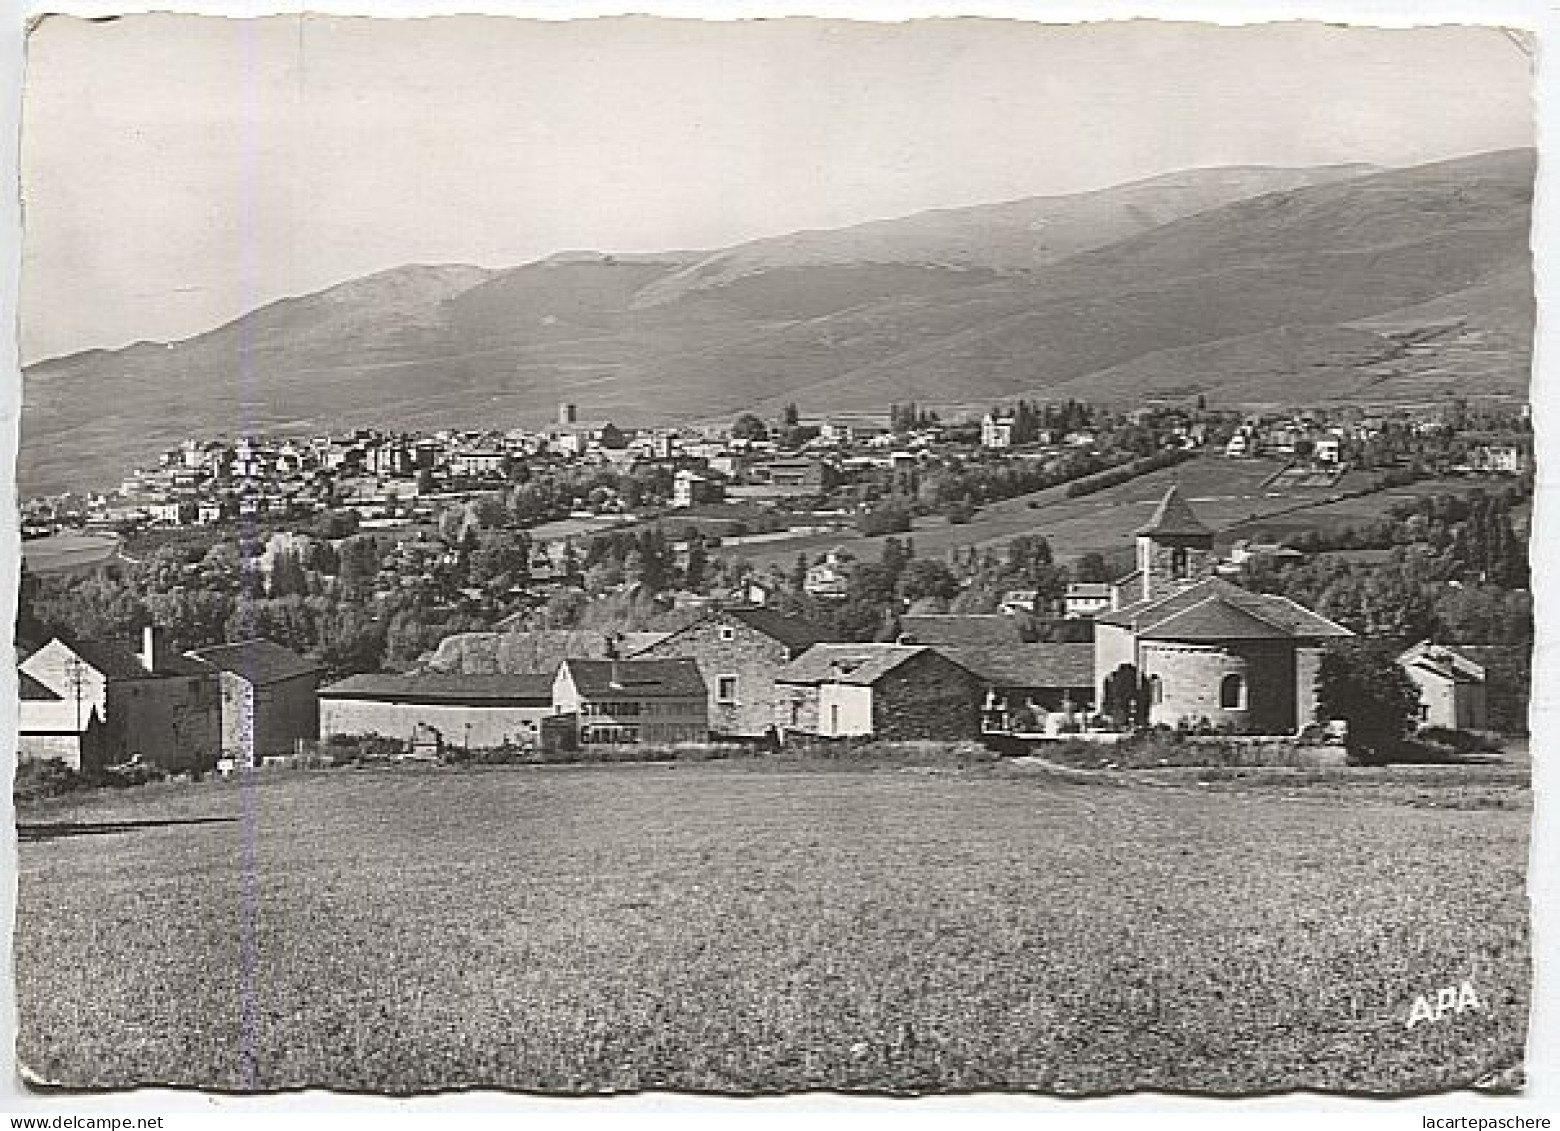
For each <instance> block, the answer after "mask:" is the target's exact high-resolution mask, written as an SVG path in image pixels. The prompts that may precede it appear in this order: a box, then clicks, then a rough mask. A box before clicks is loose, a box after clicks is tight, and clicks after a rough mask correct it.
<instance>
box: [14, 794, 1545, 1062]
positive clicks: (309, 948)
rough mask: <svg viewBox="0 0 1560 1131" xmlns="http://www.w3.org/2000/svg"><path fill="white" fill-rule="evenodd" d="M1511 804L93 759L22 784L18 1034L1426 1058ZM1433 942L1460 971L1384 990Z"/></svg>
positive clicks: (1467, 1028)
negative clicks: (120, 775)
mask: <svg viewBox="0 0 1560 1131" xmlns="http://www.w3.org/2000/svg"><path fill="white" fill-rule="evenodd" d="M1421 788H1422V787H1419V786H1416V790H1418V789H1421ZM1528 817H1529V813H1528V811H1527V810H1526V808H1525V807H1524V808H1517V809H1511V810H1504V809H1501V810H1479V811H1470V810H1463V809H1440V808H1436V807H1426V806H1423V805H1422V804H1421V805H1417V806H1416V805H1407V804H1396V803H1392V802H1390V801H1388V802H1384V801H1382V800H1381V798H1380V795H1379V794H1372V796H1371V798H1370V799H1366V798H1356V797H1354V796H1352V794H1351V793H1350V791H1349V789H1347V788H1333V789H1329V790H1328V791H1326V792H1325V793H1324V794H1321V795H1317V796H1310V795H1308V794H1307V792H1306V791H1305V790H1304V789H1290V790H1287V791H1285V792H1284V793H1282V794H1280V793H1278V792H1276V791H1267V790H1264V789H1262V788H1249V789H1240V790H1210V789H1207V788H1204V787H1197V786H1195V785H1193V784H1191V783H1188V784H1187V785H1186V786H1184V787H1183V786H1157V787H1156V786H1151V785H1143V784H1132V783H1119V782H1116V783H1095V782H1077V781H1067V780H1060V779H1057V778H1055V777H1051V776H1047V775H1046V774H1043V773H1039V772H1036V773H1032V774H1023V773H1019V772H1018V771H1017V770H1015V769H1011V768H1008V767H1002V768H999V769H991V768H984V769H972V770H969V771H966V772H962V773H961V772H957V771H953V770H947V769H945V770H942V771H939V772H926V771H923V772H904V771H894V770H879V771H877V772H871V771H866V770H851V771H839V772H834V773H809V772H805V771H803V770H798V769H773V770H769V771H766V772H743V771H742V770H741V769H740V768H737V767H729V766H719V765H708V766H679V767H675V768H671V767H665V766H654V765H651V766H617V767H578V768H560V769H520V770H514V769H510V770H502V769H500V770H487V771H461V772H457V771H439V770H430V771H405V772H392V771H387V772H374V773H356V772H351V771H336V772H330V773H317V774H301V775H278V776H275V777H269V778H261V779H259V780H257V781H256V782H254V783H253V784H252V785H249V786H247V787H245V786H240V785H238V784H236V783H207V784H200V785H185V786H158V787H149V788H148V789H147V790H146V791H144V792H140V791H136V792H131V793H122V794H100V795H96V796H93V797H90V798H86V799H83V800H76V801H68V802H65V803H63V804H54V805H50V806H48V807H47V808H44V809H41V810H38V811H34V812H30V813H29V812H24V813H23V814H22V817H21V845H20V896H19V910H18V916H17V919H18V926H17V935H16V972H17V985H18V999H19V1011H20V1037H19V1043H18V1051H19V1056H20V1060H21V1062H22V1063H23V1064H24V1065H25V1066H26V1067H27V1068H28V1069H29V1070H30V1071H31V1072H32V1073H34V1074H36V1076H38V1077H41V1078H43V1079H45V1080H52V1081H57V1082H60V1083H64V1084H72V1085H98V1086H124V1085H131V1084H138V1083H148V1082H160V1083H175V1084H186V1085H205V1086H207V1087H221V1088H239V1089H243V1088H251V1087H257V1088H283V1087H297V1086H303V1085H320V1086H332V1087H337V1088H353V1089H375V1090H393V1091H412V1090H419V1089H430V1088H453V1087H462V1086H472V1085H488V1086H496V1087H510V1088H523V1089H531V1090H547V1091H552V1090H559V1091H577V1090H580V1091H589V1090H596V1089H613V1090H629V1089H640V1088H674V1089H689V1090H722V1091H749V1090H758V1091H777V1090H791V1089H843V1090H872V1091H918V1090H964V1089H1008V1088H1023V1089H1031V1088H1032V1089H1044V1090H1054V1091H1061V1092H1097V1091H1106V1090H1116V1089H1128V1088H1157V1089H1167V1090H1168V1089H1175V1090H1199V1091H1214V1092H1230V1091H1241V1090H1247V1089H1260V1090H1278V1089H1291V1088H1315V1089H1338V1090H1369V1091H1380V1092H1398V1091H1414V1090H1435V1089H1442V1088H1450V1087H1455V1086H1460V1085H1467V1084H1470V1083H1473V1082H1475V1081H1478V1080H1480V1079H1482V1078H1484V1077H1486V1076H1487V1075H1488V1074H1490V1073H1492V1072H1496V1071H1501V1070H1511V1069H1514V1068H1515V1067H1516V1066H1518V1065H1519V1064H1520V1060H1521V1051H1522V1046H1523V1041H1524V1033H1525V1027H1526V1014H1527V1007H1528V946H1527V901H1526V897H1525V894H1524V874H1525V863H1526V852H1527V848H1526V844H1527V824H1528ZM246 860H252V861H253V862H254V867H253V869H252V870H250V869H248V868H246ZM246 877H247V878H246ZM1465 979H1467V980H1471V982H1472V983H1473V985H1474V987H1475V988H1476V991H1477V993H1478V995H1479V997H1480V999H1481V1002H1482V1004H1483V1009H1481V1010H1477V1011H1475V1010H1468V1011H1467V1012H1465V1013H1463V1014H1461V1015H1459V1016H1453V1015H1448V1016H1447V1017H1446V1018H1445V1019H1444V1020H1442V1021H1440V1022H1439V1023H1420V1024H1418V1025H1416V1026H1415V1027H1414V1028H1413V1029H1409V1028H1407V1027H1406V1024H1405V1023H1406V1021H1407V1019H1408V1016H1409V1011H1410V1007H1411V1005H1412V1002H1413V999H1414V998H1415V996H1416V995H1419V994H1430V995H1432V997H1433V995H1434V993H1435V991H1436V990H1437V989H1438V988H1439V987H1442V986H1447V985H1454V984H1460V983H1461V982H1462V981H1463V980H1465Z"/></svg>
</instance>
